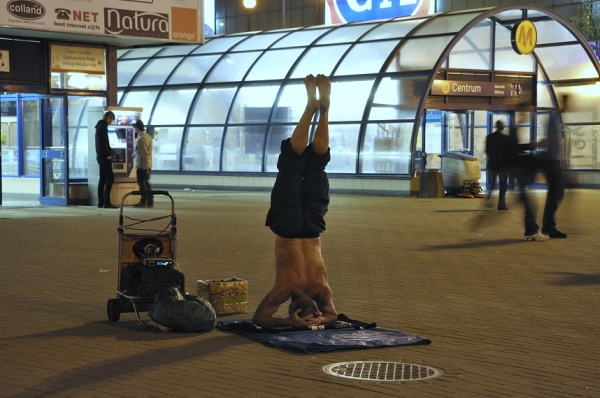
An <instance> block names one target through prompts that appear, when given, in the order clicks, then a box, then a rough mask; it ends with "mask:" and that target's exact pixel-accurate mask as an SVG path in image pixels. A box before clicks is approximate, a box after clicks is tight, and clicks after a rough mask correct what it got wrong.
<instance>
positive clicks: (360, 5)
mask: <svg viewBox="0 0 600 398" xmlns="http://www.w3.org/2000/svg"><path fill="white" fill-rule="evenodd" d="M326 11H328V12H327V13H326V15H325V24H327V25H331V24H341V23H347V22H354V21H368V20H375V19H389V18H397V17H407V16H410V15H420V14H432V13H433V12H434V2H433V1H432V0H327V8H326Z"/></svg>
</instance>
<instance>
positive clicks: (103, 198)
mask: <svg viewBox="0 0 600 398" xmlns="http://www.w3.org/2000/svg"><path fill="white" fill-rule="evenodd" d="M98 166H99V167H100V179H99V181H98V207H106V206H110V205H111V201H110V191H111V189H112V185H113V183H114V181H115V176H114V173H113V170H112V161H111V160H108V159H107V160H101V161H99V162H98Z"/></svg>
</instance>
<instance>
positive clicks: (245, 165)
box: [223, 126, 265, 172]
mask: <svg viewBox="0 0 600 398" xmlns="http://www.w3.org/2000/svg"><path fill="white" fill-rule="evenodd" d="M264 139H265V134H264V126H236V127H229V128H228V129H227V131H226V133H225V144H224V146H223V171H246V172H258V171H261V168H262V166H261V165H262V155H263V144H264Z"/></svg>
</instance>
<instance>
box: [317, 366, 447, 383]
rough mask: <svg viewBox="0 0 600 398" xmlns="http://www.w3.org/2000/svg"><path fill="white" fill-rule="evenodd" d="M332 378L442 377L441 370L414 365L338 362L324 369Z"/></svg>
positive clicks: (421, 378) (382, 379) (399, 379)
mask: <svg viewBox="0 0 600 398" xmlns="http://www.w3.org/2000/svg"><path fill="white" fill-rule="evenodd" d="M323 371H324V372H325V373H328V374H330V375H332V376H337V377H344V378H346V379H354V380H372V381H413V380H425V379H432V378H434V377H438V376H441V375H442V374H443V372H442V371H441V370H438V369H435V368H432V367H429V366H424V365H415V364H412V363H400V362H373V361H355V362H338V363H334V364H331V365H326V366H324V367H323Z"/></svg>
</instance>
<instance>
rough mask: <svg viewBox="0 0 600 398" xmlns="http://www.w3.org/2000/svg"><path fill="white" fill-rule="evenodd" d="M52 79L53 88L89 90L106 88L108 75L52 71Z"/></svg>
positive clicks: (103, 89)
mask: <svg viewBox="0 0 600 398" xmlns="http://www.w3.org/2000/svg"><path fill="white" fill-rule="evenodd" d="M51 80H52V88H53V89H63V90H89V91H105V90H106V75H98V74H90V73H78V72H52V76H51Z"/></svg>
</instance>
